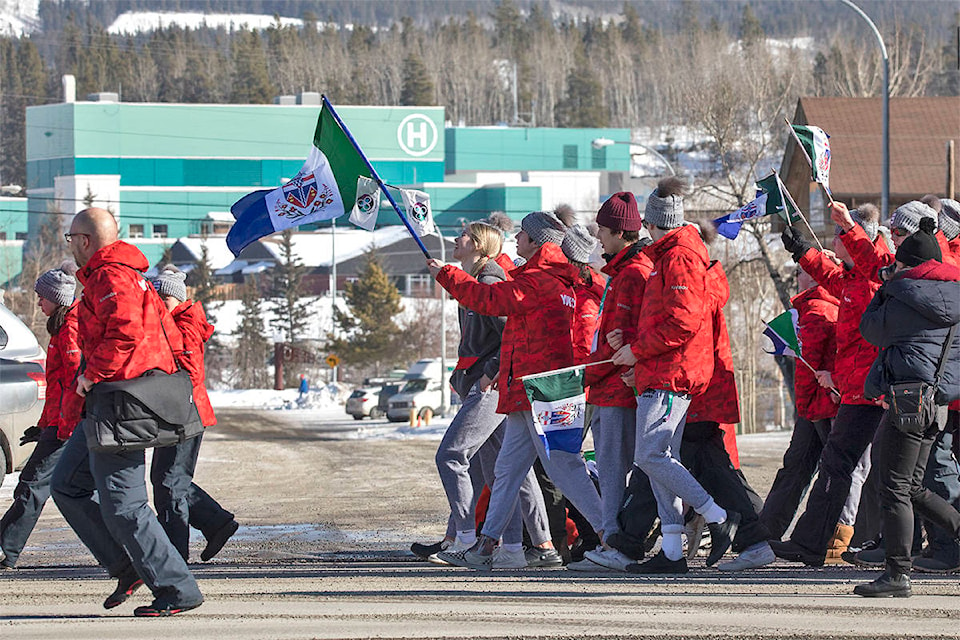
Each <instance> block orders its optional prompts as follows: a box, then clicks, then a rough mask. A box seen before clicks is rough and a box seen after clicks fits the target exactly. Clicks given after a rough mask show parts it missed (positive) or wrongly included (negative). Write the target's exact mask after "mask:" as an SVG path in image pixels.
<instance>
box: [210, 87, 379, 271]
mask: <svg viewBox="0 0 960 640" xmlns="http://www.w3.org/2000/svg"><path fill="white" fill-rule="evenodd" d="M358 176H364V177H367V178H369V177H370V170H369V169H368V168H367V164H366V163H365V162H364V160H363V157H362V156H361V155H360V153H359V152H357V150H356V148H354V146H353V144H351V142H350V140H349V138H348V137H347V135H346V134H345V133H344V131H343V129H341V128H340V125H338V124H337V121H336V119H335V118H334V117H333V114H331V113H330V111H329V110H328V109H327V107H326V105H324V106H323V108H321V109H320V117H319V118H318V119H317V128H316V130H315V131H314V134H313V146H312V147H311V149H310V153H309V155H308V156H307V160H306V162H304V163H303V166H302V167H301V168H300V171H299V172H298V173H297V175H296V176H295V177H294V178H293V179H292V180H290V181H289V182H287V183H286V184H285V185H283V186H281V187H277V188H276V189H264V190H260V191H254V192H253V193H249V194H247V195H245V196H244V197H242V198H240V199H239V200H237V202H235V203H234V205H233V206H232V207H230V212H231V213H232V214H233V217H234V218H235V219H236V223H234V225H233V227H232V228H231V229H230V232H229V233H228V234H227V247H229V248H230V251H232V252H233V255H239V254H240V251H242V250H243V248H244V247H246V246H247V245H248V244H250V243H251V242H254V241H255V240H258V239H260V238H262V237H264V236H268V235H270V234H271V233H274V232H276V231H283V230H284V229H289V228H291V227H298V226H300V225H302V224H308V223H311V222H318V221H320V220H331V219H333V218H339V217H340V216H342V215H343V214H344V212H345V211H346V209H347V207H350V206H352V205H353V203H354V202H355V201H356V197H357V177H358Z"/></svg>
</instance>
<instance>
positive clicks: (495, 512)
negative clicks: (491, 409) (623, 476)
mask: <svg viewBox="0 0 960 640" xmlns="http://www.w3.org/2000/svg"><path fill="white" fill-rule="evenodd" d="M505 426H506V431H505V433H504V436H503V445H502V446H501V447H500V455H499V456H497V465H496V470H495V473H496V476H497V479H496V481H495V482H494V484H493V487H492V489H491V493H490V505H489V506H488V507H487V519H486V522H485V523H484V525H483V535H485V536H489V537H491V538H495V539H496V538H499V537H500V534H501V532H502V531H503V528H504V527H505V526H506V523H507V521H508V518H509V517H510V513H511V511H513V509H514V507H515V505H516V504H517V499H518V491H519V489H520V484H521V481H522V480H523V478H524V477H525V476H527V475H528V474H529V473H530V471H531V467H532V466H533V463H534V461H535V460H536V459H537V457H539V458H540V461H541V462H542V463H543V468H544V469H545V470H546V472H547V475H548V476H550V479H551V480H553V483H554V484H555V485H557V488H558V489H560V491H561V492H563V495H564V496H566V498H567V500H569V501H570V502H572V503H573V505H574V506H575V507H576V508H577V509H578V510H579V511H580V513H581V514H583V516H584V517H585V518H586V519H587V521H588V522H589V523H590V526H592V527H593V528H594V529H595V530H596V529H599V528H600V522H601V514H600V496H599V494H597V488H596V487H595V486H594V484H593V481H592V480H590V476H589V475H588V473H587V467H586V465H585V464H584V461H583V457H582V456H581V455H580V454H579V453H568V452H566V451H558V450H551V451H550V455H549V456H547V454H546V450H545V449H544V446H543V441H542V440H540V436H539V435H537V431H536V428H535V427H534V425H533V416H532V415H531V413H530V410H529V409H527V410H526V411H514V412H513V413H511V414H509V415H508V416H507V419H506V424H505Z"/></svg>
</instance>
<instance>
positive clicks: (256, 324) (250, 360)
mask: <svg viewBox="0 0 960 640" xmlns="http://www.w3.org/2000/svg"><path fill="white" fill-rule="evenodd" d="M233 335H234V336H235V337H236V339H237V344H238V345H242V348H239V349H234V350H233V365H234V370H235V371H236V375H235V379H234V385H235V386H236V387H238V388H240V389H264V388H269V387H270V382H271V381H270V372H269V371H268V369H267V362H268V360H269V358H270V340H269V339H268V338H267V336H266V332H265V328H264V324H263V299H262V298H261V297H260V287H259V286H258V283H257V278H256V276H254V277H252V278H251V279H250V280H249V281H248V282H247V284H246V285H244V287H243V295H242V297H241V306H240V323H239V324H238V325H237V329H236V331H235V332H234V333H233Z"/></svg>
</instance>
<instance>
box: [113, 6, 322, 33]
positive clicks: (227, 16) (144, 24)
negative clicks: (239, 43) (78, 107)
mask: <svg viewBox="0 0 960 640" xmlns="http://www.w3.org/2000/svg"><path fill="white" fill-rule="evenodd" d="M278 19H279V20H280V25H281V26H282V27H298V28H299V27H303V20H300V19H299V18H275V17H274V16H270V15H262V14H254V13H200V12H168V11H127V12H126V13H122V14H120V15H119V16H117V19H116V20H114V21H113V24H111V25H110V26H109V27H107V33H110V34H113V35H136V34H138V33H143V32H149V31H153V30H154V29H166V28H167V27H172V26H177V27H182V28H184V29H201V28H210V29H221V28H222V29H226V30H227V31H237V30H239V29H257V30H261V31H262V30H264V29H267V28H269V27H272V26H276V24H277V20H278ZM318 26H319V25H318Z"/></svg>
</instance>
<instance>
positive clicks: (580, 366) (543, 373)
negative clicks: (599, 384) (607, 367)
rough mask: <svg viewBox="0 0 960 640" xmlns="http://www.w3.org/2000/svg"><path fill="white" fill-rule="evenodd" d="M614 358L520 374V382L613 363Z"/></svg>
mask: <svg viewBox="0 0 960 640" xmlns="http://www.w3.org/2000/svg"><path fill="white" fill-rule="evenodd" d="M612 362H613V358H611V359H609V360H600V361H599V362H587V363H584V364H575V365H573V366H572V367H563V368H562V369H551V370H550V371H541V372H540V373H531V374H530V375H526V376H520V382H524V381H526V380H535V379H536V378H545V377H547V376H552V375H553V374H555V373H564V372H566V371H576V370H577V369H585V368H586V367H593V366H596V365H598V364H611V363H612Z"/></svg>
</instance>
